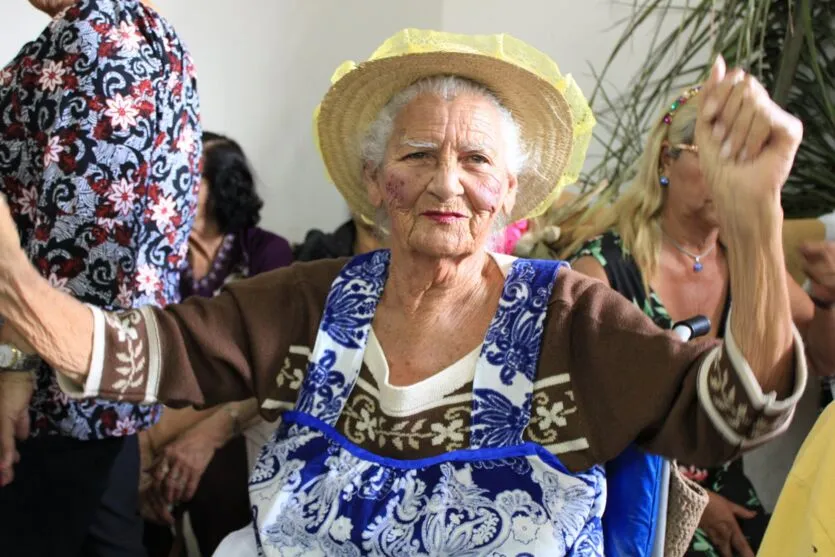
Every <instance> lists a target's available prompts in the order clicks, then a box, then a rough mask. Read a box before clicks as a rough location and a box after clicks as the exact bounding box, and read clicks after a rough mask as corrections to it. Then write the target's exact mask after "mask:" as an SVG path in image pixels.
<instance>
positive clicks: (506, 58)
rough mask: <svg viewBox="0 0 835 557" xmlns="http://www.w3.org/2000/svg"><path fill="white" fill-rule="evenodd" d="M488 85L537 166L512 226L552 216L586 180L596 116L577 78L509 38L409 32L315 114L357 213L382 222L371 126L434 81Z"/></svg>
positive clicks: (340, 75) (352, 69) (325, 156)
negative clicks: (563, 197)
mask: <svg viewBox="0 0 835 557" xmlns="http://www.w3.org/2000/svg"><path fill="white" fill-rule="evenodd" d="M440 74H445V75H457V76H461V77H464V78H467V79H470V80H472V81H476V82H478V83H481V84H482V85H484V86H486V87H487V88H488V89H490V90H491V91H492V92H493V93H495V95H496V96H497V97H498V98H499V100H500V101H501V102H502V104H503V105H504V106H505V107H506V108H508V109H509V110H510V112H511V114H512V115H513V117H514V119H515V120H516V122H518V124H519V126H520V127H521V130H522V134H521V136H522V142H523V144H524V149H525V152H526V153H527V154H528V155H529V161H530V162H532V163H533V168H531V169H530V170H527V171H523V172H522V173H521V174H520V176H519V177H518V182H519V190H518V191H517V194H516V205H515V207H514V209H513V214H512V215H511V221H515V220H519V219H523V218H530V217H534V216H537V215H539V214H541V213H542V212H544V211H545V210H546V209H547V208H548V207H549V206H550V205H551V203H552V202H553V201H554V199H556V197H557V196H558V195H559V193H560V191H561V190H562V188H563V186H565V185H567V184H571V183H573V182H575V181H576V180H577V178H578V176H579V174H580V170H581V168H582V166H583V160H584V159H585V155H586V150H587V148H588V145H589V141H590V139H591V130H592V127H593V126H594V123H595V121H594V117H593V116H592V113H591V109H590V108H589V105H588V102H586V99H585V98H584V97H583V94H582V93H581V92H580V89H579V88H578V87H577V84H576V83H575V82H574V80H573V79H572V78H571V76H569V75H566V76H563V75H562V74H561V73H560V71H559V68H558V67H557V64H556V63H555V62H554V61H553V60H551V59H550V58H549V57H548V56H546V55H545V54H543V53H542V52H540V51H538V50H536V49H535V48H533V47H531V46H530V45H528V44H527V43H524V42H522V41H520V40H518V39H515V38H513V37H511V36H509V35H457V34H452V33H444V32H439V31H424V30H418V29H405V30H403V31H400V32H399V33H397V34H396V35H394V36H392V37H391V38H389V39H388V40H386V41H385V42H384V43H383V44H382V45H381V46H380V47H379V48H378V49H377V50H376V51H375V52H374V54H372V55H371V58H369V59H368V61H366V62H363V63H361V64H359V65H357V64H355V63H353V62H345V63H343V64H342V65H341V66H340V67H339V68H338V69H337V70H336V72H335V73H334V75H333V77H332V78H331V83H332V85H331V88H330V90H329V91H328V92H327V94H326V95H325V98H324V99H323V100H322V103H321V104H320V105H319V107H318V108H317V109H316V115H315V126H314V128H315V135H316V138H317V143H318V146H319V151H320V153H321V155H322V160H323V161H324V163H325V167H326V169H327V172H328V174H329V176H330V179H331V180H332V181H333V183H334V184H335V185H336V187H337V189H339V191H340V192H341V193H342V195H343V196H344V197H345V200H346V201H347V202H348V205H349V207H350V208H351V210H352V211H353V212H354V213H357V214H359V215H361V216H364V217H366V218H370V217H372V216H373V214H374V207H373V206H372V205H371V203H370V202H369V201H368V197H367V195H366V188H365V185H364V183H363V179H362V160H361V155H360V144H361V141H362V138H363V136H364V135H365V133H366V132H367V130H368V128H369V126H370V125H371V122H372V121H373V120H374V119H375V118H376V117H377V115H378V114H379V112H380V110H381V109H382V108H383V107H384V106H385V105H386V103H387V102H388V101H389V100H390V99H391V98H392V97H393V96H394V95H395V94H397V93H398V92H399V91H401V90H403V89H405V88H406V87H408V86H409V85H411V84H412V83H414V82H415V81H418V80H420V79H422V78H425V77H430V76H434V75H440Z"/></svg>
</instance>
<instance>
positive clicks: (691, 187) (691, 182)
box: [663, 150, 718, 225]
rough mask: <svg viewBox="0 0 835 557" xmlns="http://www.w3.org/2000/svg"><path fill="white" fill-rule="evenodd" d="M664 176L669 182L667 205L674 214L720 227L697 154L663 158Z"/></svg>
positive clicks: (688, 152)
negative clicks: (698, 219)
mask: <svg viewBox="0 0 835 557" xmlns="http://www.w3.org/2000/svg"><path fill="white" fill-rule="evenodd" d="M663 157H664V158H663V168H664V174H665V176H667V178H669V179H670V185H669V186H668V187H667V200H666V203H667V204H668V205H669V206H670V209H672V210H673V211H674V212H675V214H678V215H682V216H690V217H697V218H700V219H702V220H703V221H704V222H706V223H709V224H713V225H715V224H718V221H717V217H716V208H715V207H714V205H713V200H712V197H711V193H710V188H709V187H708V185H707V183H706V182H705V180H704V177H703V176H702V171H701V168H700V166H699V154H698V152H693V151H687V150H680V151H679V154H678V156H677V157H672V156H670V155H668V154H667V155H664V156H663Z"/></svg>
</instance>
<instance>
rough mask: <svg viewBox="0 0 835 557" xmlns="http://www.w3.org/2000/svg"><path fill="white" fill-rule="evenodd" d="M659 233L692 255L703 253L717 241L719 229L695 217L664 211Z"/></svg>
mask: <svg viewBox="0 0 835 557" xmlns="http://www.w3.org/2000/svg"><path fill="white" fill-rule="evenodd" d="M661 231H662V233H663V234H664V235H665V236H667V237H668V238H670V239H672V240H673V241H674V242H675V243H676V244H678V245H679V246H681V247H683V248H685V249H686V250H688V251H692V252H694V253H704V252H705V251H707V250H709V249H711V247H712V246H714V245H716V243H717V242H718V241H719V227H718V226H716V225H715V224H712V223H708V222H705V220H704V219H702V218H699V217H696V216H681V215H673V214H672V213H671V212H670V211H669V210H665V211H664V213H663V214H662V216H661Z"/></svg>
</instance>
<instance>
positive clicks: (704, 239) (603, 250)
mask: <svg viewBox="0 0 835 557" xmlns="http://www.w3.org/2000/svg"><path fill="white" fill-rule="evenodd" d="M730 75H731V77H732V78H736V79H741V78H742V74H741V72H739V70H733V71H732V72H731V73H730ZM733 94H734V95H735V96H736V97H737V98H738V97H739V95H743V94H745V89H744V87H743V86H742V85H741V84H740V85H737V86H736V87H734V93H733ZM703 95H704V93H702V92H701V89H700V87H693V88H690V89H688V90H687V91H685V92H684V93H683V94H682V95H681V96H679V97H678V98H677V100H676V101H675V102H674V103H673V104H666V105H665V106H664V109H663V111H662V112H661V114H659V116H658V120H657V122H656V125H655V126H654V127H653V128H652V130H651V132H650V134H649V137H648V138H647V144H646V148H645V152H644V156H643V158H642V159H641V161H640V162H639V164H638V172H637V175H636V177H635V179H634V180H633V182H632V184H631V186H630V188H629V189H628V190H627V191H626V192H625V194H624V195H623V196H622V197H621V198H620V199H619V200H618V201H617V203H615V205H614V206H613V207H612V208H611V210H609V211H608V214H609V215H611V216H610V217H609V218H608V219H602V220H601V221H600V222H599V223H598V229H597V230H596V231H590V232H589V233H588V236H587V237H586V240H585V242H584V240H583V239H578V240H577V242H578V243H584V245H583V246H582V247H581V248H580V249H579V250H578V251H577V253H576V254H575V255H574V256H573V258H572V259H573V260H574V262H573V267H574V269H575V270H577V271H580V272H582V273H585V274H587V275H589V276H592V277H595V278H598V279H600V280H602V281H603V282H605V283H606V284H608V285H609V286H611V287H612V288H613V289H615V290H616V291H618V292H619V293H621V294H622V295H623V296H624V297H625V298H626V299H628V300H630V301H633V302H634V303H635V305H637V306H638V307H639V308H640V309H642V310H643V311H644V313H646V315H647V316H648V317H649V318H651V319H652V320H653V321H654V322H655V324H656V325H658V326H659V327H661V328H664V329H669V328H671V327H672V326H673V323H675V322H676V321H679V320H682V319H686V318H688V317H692V316H694V315H698V314H703V315H706V316H708V317H710V319H711V323H712V324H713V327H712V330H711V331H710V336H713V337H720V338H721V337H722V336H723V335H726V334H727V330H726V315H727V313H728V312H729V311H730V307H731V292H733V293H734V298H736V297H737V295H738V291H737V290H736V289H735V288H734V287H733V286H734V285H733V278H734V277H733V273H734V272H736V270H735V269H734V268H733V266H732V265H731V264H730V262H731V253H730V250H731V249H732V248H731V246H730V244H728V243H727V239H726V238H725V239H723V240H721V241H720V226H721V222H722V221H721V212H720V211H721V209H722V208H721V205H720V203H721V202H722V201H723V199H722V198H721V197H718V196H716V194H715V191H714V188H713V187H712V184H710V183H709V182H708V181H707V180H706V177H705V175H704V171H703V167H702V166H701V160H700V159H701V158H702V156H703V155H702V154H701V153H700V146H699V145H698V144H697V142H696V127H697V125H698V117H699V110H700V109H699V106H700V103H701V101H702V96H703ZM729 102H731V101H729ZM730 131H731V130H730V129H726V130H724V132H725V133H730ZM719 139H720V140H724V139H725V137H724V135H723V134H722V133H720V137H719ZM589 236H591V237H589ZM800 254H801V256H802V257H803V260H804V261H803V263H804V265H803V266H804V269H805V270H806V272H807V273H808V274H809V276H810V283H811V289H810V291H811V292H812V294H813V296H812V297H811V298H810V296H809V295H808V294H807V293H805V292H804V291H803V289H802V288H801V287H800V286H799V285H798V284H797V283H796V282H795V281H794V279H792V278H791V276H788V277H787V279H786V280H787V285H788V288H789V290H788V292H789V301H790V307H791V314H792V318H793V320H794V323H795V325H796V326H797V328H798V330H799V331H800V332H801V334H802V335H803V337H804V340H805V341H806V347H807V353H808V355H809V360H810V362H811V364H812V366H813V367H814V368H815V369H817V370H819V371H820V372H822V373H823V372H829V373H833V372H835V342H833V340H835V333H833V331H835V311H833V309H832V308H833V307H835V242H825V241H823V242H808V243H805V244H803V245H802V249H801V250H800ZM827 254H829V255H828V256H827ZM781 264H782V265H784V264H785V263H782V262H781ZM763 300H764V301H765V300H767V299H766V298H763ZM685 462H686V461H685ZM686 463H687V464H691V463H689V462H686ZM684 473H685V474H686V475H688V476H689V477H690V478H691V479H692V480H694V481H696V482H698V483H699V484H700V485H702V486H703V487H704V488H706V489H707V490H709V495H710V502H709V504H708V506H707V509H706V510H705V513H704V515H703V516H702V519H701V523H700V528H699V530H698V531H697V532H696V536H695V537H694V538H693V542H692V545H691V548H690V551H689V552H688V555H692V556H694V557H695V556H699V555H706V556H708V555H715V554H717V553H718V554H719V555H722V556H727V557H731V555H732V551H735V552H737V553H738V554H739V555H742V556H743V557H753V555H754V552H755V551H756V550H757V548H758V547H759V543H760V541H761V540H762V536H763V534H764V533H765V528H766V526H767V524H768V516H767V513H766V511H765V508H763V506H762V504H761V503H760V501H759V498H758V497H757V494H756V491H755V489H754V486H753V484H752V483H751V482H750V481H749V480H748V478H747V477H746V476H745V473H744V471H743V467H742V460H741V459H736V460H734V461H733V462H731V463H728V464H724V465H722V466H718V467H715V468H701V467H695V466H687V467H686V468H685V469H684Z"/></svg>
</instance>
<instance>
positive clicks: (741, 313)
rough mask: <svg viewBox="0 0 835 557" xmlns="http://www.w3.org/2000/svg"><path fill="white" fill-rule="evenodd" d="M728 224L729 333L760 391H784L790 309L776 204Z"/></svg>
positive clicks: (788, 367) (788, 373) (788, 385)
mask: <svg viewBox="0 0 835 557" xmlns="http://www.w3.org/2000/svg"><path fill="white" fill-rule="evenodd" d="M759 211H760V212H761V214H759V215H755V214H753V212H752V214H751V215H750V217H751V218H750V220H746V222H744V223H741V222H737V223H730V224H729V225H728V227H727V234H726V235H725V238H726V241H727V242H728V259H729V264H730V276H731V292H732V294H733V297H734V307H733V311H732V312H731V323H730V326H731V332H732V334H733V337H734V339H735V340H736V344H737V346H738V347H739V349H740V351H741V352H742V355H743V357H744V358H745V360H746V361H747V362H748V363H749V365H750V366H751V369H752V371H753V373H754V375H755V376H756V377H757V380H758V381H759V383H760V386H761V387H762V390H763V392H766V393H768V392H770V391H775V392H776V393H777V395H778V396H780V397H783V396H786V395H787V394H788V393H789V392H790V390H791V385H792V379H793V375H792V373H791V369H792V362H793V348H792V347H793V341H792V328H791V327H792V313H791V305H790V302H789V292H788V281H787V277H786V270H785V265H784V255H783V243H782V230H781V226H782V224H781V222H782V215H781V214H780V213H781V212H782V211H781V210H780V209H779V206H770V207H763V208H760V209H759Z"/></svg>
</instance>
